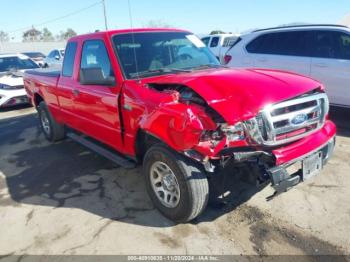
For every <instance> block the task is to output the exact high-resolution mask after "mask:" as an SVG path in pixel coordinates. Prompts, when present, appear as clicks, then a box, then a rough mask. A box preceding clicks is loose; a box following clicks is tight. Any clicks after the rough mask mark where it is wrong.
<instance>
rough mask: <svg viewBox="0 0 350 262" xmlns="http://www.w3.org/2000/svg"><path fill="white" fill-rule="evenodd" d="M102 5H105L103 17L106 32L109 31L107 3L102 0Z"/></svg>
mask: <svg viewBox="0 0 350 262" xmlns="http://www.w3.org/2000/svg"><path fill="white" fill-rule="evenodd" d="M102 5H103V16H104V18H105V28H106V31H107V30H108V25H107V14H106V1H105V0H102Z"/></svg>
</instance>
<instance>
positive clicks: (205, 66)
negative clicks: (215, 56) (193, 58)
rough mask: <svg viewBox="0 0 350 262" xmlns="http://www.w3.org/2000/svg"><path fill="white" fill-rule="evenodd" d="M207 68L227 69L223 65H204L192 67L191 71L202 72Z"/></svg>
mask: <svg viewBox="0 0 350 262" xmlns="http://www.w3.org/2000/svg"><path fill="white" fill-rule="evenodd" d="M207 68H229V67H228V66H225V65H215V64H206V65H200V66H196V67H192V68H191V70H202V69H207Z"/></svg>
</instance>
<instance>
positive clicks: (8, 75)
mask: <svg viewBox="0 0 350 262" xmlns="http://www.w3.org/2000/svg"><path fill="white" fill-rule="evenodd" d="M35 68H39V66H38V65H37V64H36V63H35V62H34V61H33V60H31V59H30V58H29V57H27V56H24V55H22V54H6V55H0V108H4V107H10V106H14V105H20V104H28V103H29V100H28V97H27V93H26V91H25V90H24V86H23V72H24V70H27V69H35Z"/></svg>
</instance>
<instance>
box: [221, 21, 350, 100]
mask: <svg viewBox="0 0 350 262" xmlns="http://www.w3.org/2000/svg"><path fill="white" fill-rule="evenodd" d="M225 61H226V62H227V65H228V66H232V67H255V68H270V69H281V70H287V71H292V72H296V73H299V74H302V75H306V76H310V77H312V78H314V79H317V80H319V81H320V82H322V83H323V84H325V87H326V91H327V93H328V96H329V99H330V102H331V103H332V104H334V105H338V106H343V107H350V28H348V27H346V26H339V25H303V26H287V27H278V28H269V29H262V30H256V31H253V32H251V33H248V34H245V35H241V36H240V38H239V39H238V40H237V41H236V43H235V44H234V45H233V46H232V47H231V49H229V50H228V51H227V53H226V55H225Z"/></svg>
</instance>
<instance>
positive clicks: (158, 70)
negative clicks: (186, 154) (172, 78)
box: [130, 67, 191, 78]
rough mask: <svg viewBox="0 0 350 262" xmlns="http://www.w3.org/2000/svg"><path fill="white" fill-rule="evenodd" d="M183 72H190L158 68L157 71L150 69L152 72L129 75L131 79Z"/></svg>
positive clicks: (187, 70) (179, 69)
mask: <svg viewBox="0 0 350 262" xmlns="http://www.w3.org/2000/svg"><path fill="white" fill-rule="evenodd" d="M185 72H191V70H189V69H181V68H166V67H163V68H158V69H152V70H146V71H142V72H136V73H132V74H130V76H131V77H133V78H134V77H145V76H151V75H155V74H159V73H161V74H162V73H165V74H166V73H185Z"/></svg>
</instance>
